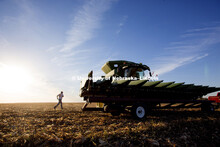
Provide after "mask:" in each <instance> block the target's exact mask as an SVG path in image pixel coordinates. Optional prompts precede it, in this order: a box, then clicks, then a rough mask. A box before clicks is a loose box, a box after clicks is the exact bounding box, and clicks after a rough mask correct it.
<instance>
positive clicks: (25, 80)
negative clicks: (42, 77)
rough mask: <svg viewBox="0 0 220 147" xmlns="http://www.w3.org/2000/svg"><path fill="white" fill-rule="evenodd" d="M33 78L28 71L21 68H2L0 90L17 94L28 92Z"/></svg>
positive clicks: (6, 66)
mask: <svg viewBox="0 0 220 147" xmlns="http://www.w3.org/2000/svg"><path fill="white" fill-rule="evenodd" d="M32 80H33V79H32V76H31V74H30V73H29V72H28V70H27V69H25V68H23V67H19V66H8V65H4V66H1V67H0V89H1V91H3V92H8V93H17V92H24V91H26V90H28V87H29V86H30V84H31V82H32Z"/></svg>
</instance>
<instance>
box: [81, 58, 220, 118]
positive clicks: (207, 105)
mask: <svg viewBox="0 0 220 147" xmlns="http://www.w3.org/2000/svg"><path fill="white" fill-rule="evenodd" d="M102 70H103V71H104V72H105V74H106V75H105V76H103V77H102V78H101V79H100V80H97V81H96V82H93V79H92V77H93V76H92V75H93V72H92V71H91V72H90V73H89V74H88V79H87V80H86V81H84V82H83V81H81V91H80V96H81V97H84V100H85V101H86V103H85V105H84V106H83V107H82V110H83V111H100V110H101V111H104V112H109V113H111V114H112V115H113V116H117V115H120V113H124V112H131V113H132V115H133V116H135V117H136V118H138V119H142V118H144V117H145V116H146V113H147V112H149V111H150V110H152V109H168V108H201V110H202V111H206V112H211V111H214V109H215V108H214V105H212V103H216V101H214V100H198V98H201V97H202V96H203V95H206V94H208V93H211V92H215V91H218V90H220V88H216V87H209V86H201V85H194V84H184V83H175V82H163V81H162V80H161V81H152V80H151V78H150V77H152V75H151V71H150V68H149V67H148V66H147V65H143V64H141V63H140V64H138V63H134V62H130V61H124V60H119V61H108V62H107V63H106V64H105V65H104V66H103V67H102ZM145 70H148V71H149V75H150V77H149V78H146V76H145ZM89 103H99V104H103V106H101V107H99V108H88V107H87V105H88V104H89Z"/></svg>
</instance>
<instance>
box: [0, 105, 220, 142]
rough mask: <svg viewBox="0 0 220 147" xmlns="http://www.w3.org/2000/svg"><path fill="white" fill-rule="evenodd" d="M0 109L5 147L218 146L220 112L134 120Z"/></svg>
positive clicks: (68, 110) (42, 108) (37, 108)
mask: <svg viewBox="0 0 220 147" xmlns="http://www.w3.org/2000/svg"><path fill="white" fill-rule="evenodd" d="M54 105H55V104H49V103H48V104H0V146H186V145H187V146H217V145H218V144H220V130H219V129H220V110H217V111H216V112H214V113H212V114H207V113H202V112H200V111H199V109H180V110H163V111H162V110H161V111H155V112H151V113H149V114H148V116H147V118H146V119H145V120H142V121H139V120H135V119H133V118H132V117H131V116H130V115H129V114H123V115H120V116H118V117H113V116H111V115H110V114H107V113H103V112H81V110H80V108H81V106H82V104H74V103H66V104H64V109H63V110H61V109H60V108H57V110H54V109H53V106H54Z"/></svg>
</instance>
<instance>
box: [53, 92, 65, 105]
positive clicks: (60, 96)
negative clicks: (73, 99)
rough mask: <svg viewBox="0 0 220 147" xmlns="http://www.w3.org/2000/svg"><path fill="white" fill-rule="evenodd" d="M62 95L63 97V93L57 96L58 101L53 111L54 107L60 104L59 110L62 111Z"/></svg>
mask: <svg viewBox="0 0 220 147" xmlns="http://www.w3.org/2000/svg"><path fill="white" fill-rule="evenodd" d="M63 97H64V95H63V91H61V92H60V94H58V95H57V99H58V100H59V102H58V103H57V105H56V106H54V109H56V107H57V106H58V105H59V104H60V106H61V109H63V105H62V99H63Z"/></svg>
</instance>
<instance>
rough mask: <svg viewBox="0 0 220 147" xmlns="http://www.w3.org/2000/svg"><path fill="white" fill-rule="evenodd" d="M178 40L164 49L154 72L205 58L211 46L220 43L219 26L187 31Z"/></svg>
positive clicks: (168, 70) (169, 69) (160, 72)
mask: <svg viewBox="0 0 220 147" xmlns="http://www.w3.org/2000/svg"><path fill="white" fill-rule="evenodd" d="M180 38H181V40H180V41H177V42H171V43H170V46H169V47H166V48H164V50H165V51H166V52H167V53H166V55H163V56H161V57H159V58H157V59H156V60H157V62H156V65H155V66H156V69H155V71H156V72H157V73H158V74H160V75H161V74H165V73H167V72H170V71H172V70H174V69H176V68H178V67H180V66H183V65H186V64H190V63H192V62H195V61H197V60H200V59H202V58H205V57H207V56H208V52H209V50H210V49H211V46H212V45H214V44H217V43H220V26H213V27H203V28H195V29H191V30H187V31H186V33H184V34H182V35H181V36H180Z"/></svg>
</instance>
